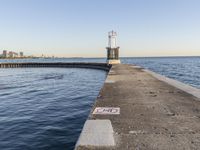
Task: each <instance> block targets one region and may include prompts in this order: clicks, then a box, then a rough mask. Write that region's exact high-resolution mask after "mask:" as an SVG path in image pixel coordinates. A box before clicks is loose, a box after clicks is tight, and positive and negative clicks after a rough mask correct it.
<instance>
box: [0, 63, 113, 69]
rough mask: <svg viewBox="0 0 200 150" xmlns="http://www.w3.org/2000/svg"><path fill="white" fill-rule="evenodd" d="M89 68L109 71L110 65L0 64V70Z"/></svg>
mask: <svg viewBox="0 0 200 150" xmlns="http://www.w3.org/2000/svg"><path fill="white" fill-rule="evenodd" d="M41 67H44V68H46V67H51V68H90V69H100V70H105V71H109V70H110V68H111V65H109V64H107V63H86V62H53V63H52V62H45V63H43V62H41V63H38V62H27V63H26V62H24V63H0V68H41Z"/></svg>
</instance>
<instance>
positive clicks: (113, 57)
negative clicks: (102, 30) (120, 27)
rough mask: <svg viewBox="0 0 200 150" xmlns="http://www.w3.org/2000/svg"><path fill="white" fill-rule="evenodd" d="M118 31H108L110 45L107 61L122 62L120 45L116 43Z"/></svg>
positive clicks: (112, 62) (111, 62) (110, 62)
mask: <svg viewBox="0 0 200 150" xmlns="http://www.w3.org/2000/svg"><path fill="white" fill-rule="evenodd" d="M116 39H117V33H116V32H114V31H110V32H108V47H106V49H107V63H108V64H120V60H119V47H118V46H117V43H116Z"/></svg>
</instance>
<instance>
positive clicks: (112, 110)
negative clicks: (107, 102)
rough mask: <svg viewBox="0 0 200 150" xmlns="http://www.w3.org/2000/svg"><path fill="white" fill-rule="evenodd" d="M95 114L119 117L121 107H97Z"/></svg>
mask: <svg viewBox="0 0 200 150" xmlns="http://www.w3.org/2000/svg"><path fill="white" fill-rule="evenodd" d="M93 114H96V115H119V114H120V108H119V107H96V108H95V110H94V111H93Z"/></svg>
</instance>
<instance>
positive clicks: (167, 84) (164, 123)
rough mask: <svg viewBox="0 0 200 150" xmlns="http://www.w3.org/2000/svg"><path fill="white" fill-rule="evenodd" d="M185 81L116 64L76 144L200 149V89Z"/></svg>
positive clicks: (95, 148)
mask: <svg viewBox="0 0 200 150" xmlns="http://www.w3.org/2000/svg"><path fill="white" fill-rule="evenodd" d="M181 84H182V85H181ZM181 84H179V82H176V81H174V80H168V79H167V78H165V77H162V76H159V75H158V76H157V74H155V73H151V72H148V71H145V70H144V69H142V68H140V67H137V66H132V65H125V64H118V65H113V66H112V68H111V69H110V72H109V74H108V76H107V79H106V81H105V84H104V86H103V88H102V89H101V91H100V93H99V96H98V97H97V100H96V102H95V104H94V106H93V108H92V110H91V113H90V115H89V117H88V120H87V121H86V123H85V125H84V127H83V130H82V133H81V135H80V138H79V140H78V142H77V145H76V148H75V149H76V150H184V149H185V150H197V149H200V97H199V93H200V90H198V89H196V88H192V87H190V86H188V85H185V84H183V83H181ZM181 88H182V89H181ZM193 90H194V91H193ZM195 94H196V95H195Z"/></svg>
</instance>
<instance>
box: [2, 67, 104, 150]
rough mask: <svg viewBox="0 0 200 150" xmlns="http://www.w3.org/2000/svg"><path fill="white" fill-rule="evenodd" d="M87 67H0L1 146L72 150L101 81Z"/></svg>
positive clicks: (9, 149)
mask: <svg viewBox="0 0 200 150" xmlns="http://www.w3.org/2000/svg"><path fill="white" fill-rule="evenodd" d="M105 77H106V73H105V72H104V71H100V70H92V69H69V68H67V69H63V68H60V69H59V68H57V69H55V68H32V69H28V68H26V69H25V68H23V69H20V68H18V69H0V150H71V149H73V147H74V145H75V142H76V140H77V138H78V136H79V134H80V131H81V128H82V126H83V124H84V122H85V120H86V118H87V116H88V114H89V111H90V109H91V106H92V104H93V103H94V100H95V98H96V97H97V95H98V93H99V91H100V88H101V87H102V84H103V82H104V80H105Z"/></svg>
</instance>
